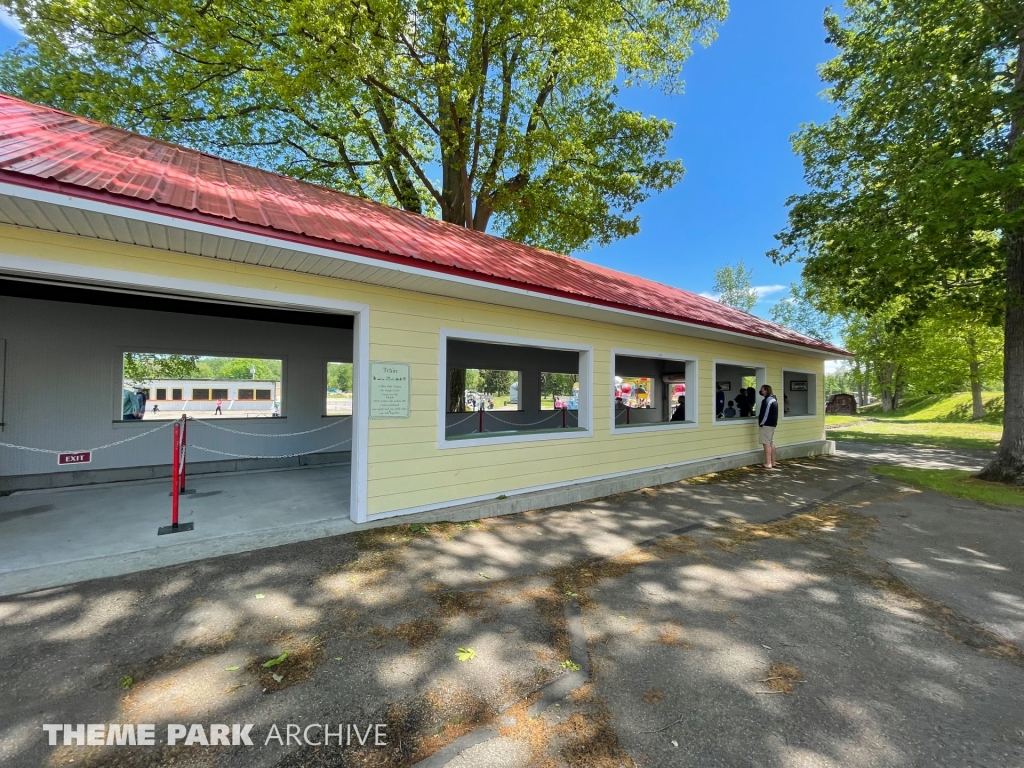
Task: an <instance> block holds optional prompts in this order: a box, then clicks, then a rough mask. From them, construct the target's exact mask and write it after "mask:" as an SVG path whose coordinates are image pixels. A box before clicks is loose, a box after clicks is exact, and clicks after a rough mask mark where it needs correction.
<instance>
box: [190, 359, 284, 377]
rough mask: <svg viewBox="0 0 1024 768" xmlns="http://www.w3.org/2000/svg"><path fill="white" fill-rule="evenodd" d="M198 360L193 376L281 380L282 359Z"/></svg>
mask: <svg viewBox="0 0 1024 768" xmlns="http://www.w3.org/2000/svg"><path fill="white" fill-rule="evenodd" d="M198 361H199V362H198V371H197V373H196V375H195V376H194V377H193V378H201V379H263V380H265V381H280V380H281V361H280V360H263V359H260V358H255V357H201V358H198ZM254 370H255V375H254V374H253V371H254Z"/></svg>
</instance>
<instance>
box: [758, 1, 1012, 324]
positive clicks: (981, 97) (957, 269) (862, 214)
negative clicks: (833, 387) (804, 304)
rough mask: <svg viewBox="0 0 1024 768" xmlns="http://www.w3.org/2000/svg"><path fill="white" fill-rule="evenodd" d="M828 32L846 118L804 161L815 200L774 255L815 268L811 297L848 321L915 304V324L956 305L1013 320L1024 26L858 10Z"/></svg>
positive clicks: (903, 10)
mask: <svg viewBox="0 0 1024 768" xmlns="http://www.w3.org/2000/svg"><path fill="white" fill-rule="evenodd" d="M846 6H847V16H846V19H845V21H840V19H839V17H838V16H837V15H835V14H834V13H832V12H831V11H829V12H827V13H826V16H825V26H826V28H827V30H828V35H829V39H830V40H831V42H833V43H834V44H835V45H836V46H837V48H838V49H839V55H838V56H837V57H836V58H835V59H833V60H832V61H830V62H828V63H827V64H826V65H824V66H823V67H822V69H821V74H822V78H823V79H824V80H825V81H826V82H828V83H829V84H830V87H829V88H828V90H827V91H826V94H827V96H828V97H829V98H830V99H831V101H832V102H833V103H834V104H835V105H836V108H837V114H836V115H835V117H833V118H832V119H831V120H829V121H828V122H826V123H824V124H820V125H819V124H811V125H806V126H804V127H803V128H802V129H801V130H800V132H799V134H798V135H797V136H796V138H795V148H796V150H797V151H798V152H799V154H801V155H802V157H803V160H804V168H805V177H806V180H807V182H808V184H809V186H810V188H811V189H810V191H808V192H807V193H805V194H802V195H796V196H794V197H792V198H790V200H789V204H790V214H789V226H788V227H787V229H786V230H784V231H783V232H782V233H781V234H780V235H779V236H778V239H779V247H778V248H777V249H775V250H774V251H772V252H770V254H769V255H770V256H772V257H773V258H774V259H775V260H776V261H778V262H783V261H787V260H789V259H791V258H794V257H796V258H803V259H805V260H806V263H805V266H804V273H803V274H804V279H805V280H806V281H807V283H808V284H809V286H810V288H811V290H812V291H819V292H824V293H826V294H829V295H831V296H832V297H834V298H835V299H837V300H838V301H839V302H840V303H841V305H842V307H843V308H845V309H852V310H858V311H862V312H868V313H870V312H875V311H878V310H881V309H882V308H883V307H885V306H886V305H887V304H888V303H889V302H891V301H894V300H899V301H900V302H902V304H903V315H902V318H903V319H904V320H905V321H908V322H912V321H913V319H914V317H915V316H918V315H921V314H923V313H924V312H925V311H926V310H927V308H928V307H929V306H930V305H931V304H932V303H933V302H935V301H937V300H940V299H941V300H944V301H949V300H950V299H955V300H956V301H958V302H960V303H962V304H963V305H964V306H967V307H970V308H971V309H972V310H975V311H982V312H985V313H986V314H987V315H988V316H989V317H991V318H992V319H993V321H998V319H999V318H1000V317H1001V314H1002V299H1003V293H1004V291H1003V279H1004V275H1005V271H1004V266H1005V254H1004V248H1003V243H1002V240H1001V236H1000V233H1001V232H1003V231H1005V230H1013V229H1015V228H1019V227H1020V225H1021V223H1022V216H1024V211H1022V210H1020V209H1011V208H1008V207H1007V206H1006V205H1005V202H1006V199H1007V197H1008V196H1010V195H1012V194H1015V193H1016V191H1017V190H1019V188H1020V184H1021V180H1022V178H1024V164H1022V163H1021V158H1020V157H1019V155H1018V153H1016V152H1011V151H1010V149H1011V148H1010V146H1009V144H1008V140H1009V129H1010V122H1011V117H1012V111H1013V109H1014V103H1015V99H1017V98H1018V95H1015V91H1014V76H1015V67H1016V59H1017V48H1018V47H1019V43H1020V41H1019V39H1018V31H1019V29H1020V26H1021V24H1022V23H1024V19H1022V15H1021V12H1020V9H1019V5H1018V4H1017V3H1015V2H1011V0H992V2H982V3H979V2H976V1H975V0H892V1H891V2H885V3H879V2H876V1H875V0H850V2H848V3H847V4H846Z"/></svg>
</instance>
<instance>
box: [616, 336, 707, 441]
mask: <svg viewBox="0 0 1024 768" xmlns="http://www.w3.org/2000/svg"><path fill="white" fill-rule="evenodd" d="M611 353H612V365H611V377H610V385H611V386H610V387H609V389H608V392H609V393H612V392H614V391H615V358H616V357H617V356H618V355H622V356H623V357H647V358H650V359H652V360H672V361H673V362H677V363H687V371H686V405H687V407H688V408H689V407H690V387H691V386H692V387H693V408H692V410H691V411H690V412H691V413H692V414H693V416H694V419H693V421H683V422H679V421H663V422H658V423H657V424H644V425H643V426H636V427H634V426H632V425H630V426H629V427H626V428H620V427H616V426H615V416H616V414H615V398H614V397H609V401H610V403H611V404H610V406H609V416H610V419H611V427H610V432H611V434H613V435H632V434H634V433H637V432H664V431H666V430H675V429H693V428H695V427H697V426H698V425H699V424H700V389H699V387H698V386H697V382H698V381H699V380H700V379H699V377H700V370H699V366H700V361H699V360H698V358H697V357H695V356H693V355H680V354H675V353H667V352H651V351H650V350H648V351H642V350H637V349H618V348H616V349H612V351H611ZM690 363H692V364H693V381H692V382H691V381H690V370H689V368H690V366H689V364H690Z"/></svg>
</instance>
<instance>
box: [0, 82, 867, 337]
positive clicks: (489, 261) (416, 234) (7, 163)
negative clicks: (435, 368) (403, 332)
mask: <svg viewBox="0 0 1024 768" xmlns="http://www.w3.org/2000/svg"><path fill="white" fill-rule="evenodd" d="M0 181H5V182H9V183H13V184H18V185H21V186H31V187H36V188H42V189H51V190H54V191H59V192H61V193H63V194H68V195H71V196H76V197H84V198H91V199H98V200H103V201H105V202H108V203H112V204H115V205H121V206H127V207H131V208H136V209H146V210H151V211H158V212H160V213H163V214H165V215H169V216H174V217H178V218H185V219H189V220H192V221H202V222H205V223H207V224H215V225H217V226H221V227H227V228H230V229H235V230H245V231H250V232H258V233H259V234H262V235H269V236H273V237H276V238H279V239H283V240H289V241H292V242H302V243H306V244H310V245H317V246H320V247H323V248H330V249H334V250H338V251H346V252H349V253H356V254H359V255H362V256H369V257H371V258H375V259H379V260H381V261H384V262H388V263H404V264H408V265H410V266H417V267H420V268H423V269H427V270H433V271H438V272H443V273H446V274H451V275H459V276H461V277H465V278H469V279H472V280H477V281H480V282H483V283H491V284H500V285H504V286H511V287H516V288H521V289H524V290H529V291H534V292H537V293H543V294H547V295H550V296H557V297H562V298H567V299H574V300H577V301H584V302H588V303H592V304H598V305H601V306H605V307H611V308H616V309H622V310H627V311H630V312H635V313H640V314H645V315H650V316H653V317H661V318H668V319H672V320H681V321H683V322H687V323H693V324H695V325H701V326H706V327H709V328H718V329H721V330H726V331H734V332H738V333H742V334H747V335H751V336H756V337H759V338H763V339H770V340H773V341H779V342H784V343H788V344H797V345H800V346H804V347H810V348H813V349H816V350H821V351H826V352H831V353H835V354H837V355H844V356H845V355H846V354H848V353H846V352H845V351H844V350H842V349H839V348H838V347H834V346H832V345H831V344H826V343H824V342H821V341H818V340H816V339H812V338H808V337H806V336H803V335H801V334H799V333H796V332H795V331H792V330H789V329H788V328H783V327H782V326H779V325H776V324H774V323H770V322H768V321H766V320H762V319H760V318H758V317H754V316H753V315H750V314H748V313H746V312H742V311H740V310H738V309H734V308H732V307H728V306H725V305H723V304H720V303H718V302H717V301H714V300H712V299H707V298H705V297H703V296H698V295H696V294H693V293H690V292H689V291H684V290H680V289H678V288H673V287H671V286H667V285H662V284H660V283H656V282H653V281H651V280H645V279H643V278H640V277H634V276H632V275H627V274H624V273H622V272H616V271H615V270H611V269H607V268H605V267H600V266H597V265H595V264H590V263H588V262H586V261H581V260H580V259H574V258H570V257H567V256H562V255H560V254H557V253H552V252H550V251H545V250H541V249H539V248H533V247H531V246H527V245H523V244H521V243H516V242H512V241H510V240H503V239H501V238H499V237H494V236H492V235H487V234H484V233H481V232H473V231H470V230H467V229H464V228H463V227H459V226H455V225H452V224H446V223H444V222H440V221H437V220H435V219H430V218H427V217H424V216H418V215H416V214H413V213H408V212H406V211H402V210H398V209H395V208H389V207H388V206H385V205H381V204H379V203H373V202H370V201H368V200H364V199H362V198H358V197H353V196H351V195H346V194H344V193H341V192H336V191H334V190H331V189H326V188H323V187H318V186H315V185H313V184H307V183H305V182H301V181H296V180H295V179H290V178H287V177H284V176H281V175H278V174H275V173H270V172H268V171H261V170H259V169H256V168H252V167H250V166H246V165H242V164H240V163H236V162H232V161H230V160H223V159H221V158H218V157H213V156H211V155H207V154H204V153H202V152H197V151H195V150H191V149H186V148H184V147H180V146H176V145H174V144H169V143H167V142H164V141H159V140H156V139H151V138H147V137H145V136H140V135H138V134H134V133H131V132H129V131H125V130H122V129H120V128H114V127H111V126H108V125H104V124H102V123H97V122H95V121H92V120H87V119H85V118H82V117H78V116H75V115H70V114H67V113H66V112H60V111H58V110H55V109H51V108H49V107H43V106H39V105H36V104H30V103H28V102H25V101H21V100H19V99H16V98H14V97H11V96H7V95H5V94H0Z"/></svg>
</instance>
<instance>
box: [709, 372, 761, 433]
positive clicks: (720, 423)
mask: <svg viewBox="0 0 1024 768" xmlns="http://www.w3.org/2000/svg"><path fill="white" fill-rule="evenodd" d="M720 365H733V366H736V367H737V368H753V369H754V378H755V380H756V381H757V386H756V387H754V390H755V391H756V392H757V393H758V395H757V396H758V397H761V394H760V393H761V387H763V386H764V385H765V384H767V383H768V366H767V365H765V364H764V363H751V362H749V361H748V362H742V361H738V360H719V359H718V358H715V359H714V360H712V361H711V379H712V380H711V394H712V396H713V395H714V394H715V391H716V390H715V385H716V384H717V383H718V366H720ZM725 399H726V400H727V401H728V400H729V399H730V398H728V397H727V398H725ZM732 399H735V398H732ZM757 405H758V406H760V402H758V403H757ZM711 422H712V423H713V424H714V425H715V426H716V427H749V426H750V425H751V424H753V425H755V426H756V425H757V416H756V415H755V416H754V417H753V418H746V419H720V418H718V414H717V413H715V401H714V399H712V400H711Z"/></svg>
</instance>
